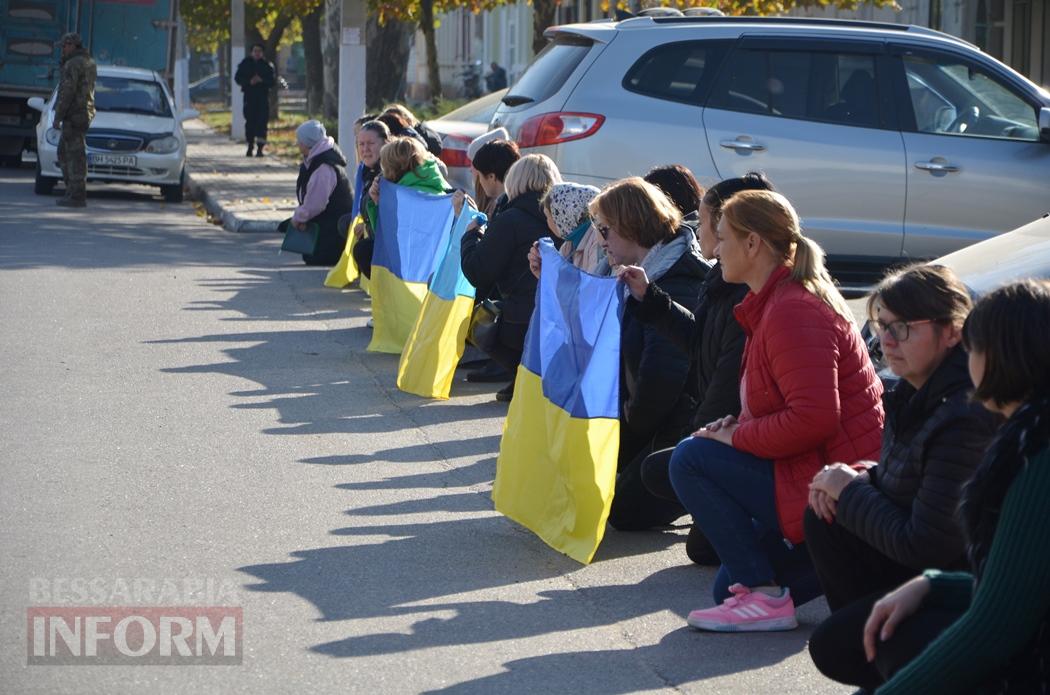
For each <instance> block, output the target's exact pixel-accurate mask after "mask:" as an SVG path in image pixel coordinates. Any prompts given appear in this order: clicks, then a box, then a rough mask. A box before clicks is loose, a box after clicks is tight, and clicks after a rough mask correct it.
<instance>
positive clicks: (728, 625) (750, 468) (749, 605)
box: [670, 191, 883, 632]
mask: <svg viewBox="0 0 1050 695" xmlns="http://www.w3.org/2000/svg"><path fill="white" fill-rule="evenodd" d="M716 254H717V256H718V259H719V262H720V263H721V265H722V274H723V276H724V277H725V279H726V280H727V281H728V282H743V283H745V284H747V286H748V287H749V288H750V292H748V294H747V296H746V297H745V298H744V301H743V302H742V303H741V304H740V305H739V306H738V307H737V308H736V310H735V313H736V317H737V320H738V321H739V323H740V325H741V327H742V328H743V329H744V333H745V335H746V336H747V340H746V342H745V345H744V357H743V362H742V370H741V385H740V394H741V398H740V401H741V403H740V406H741V409H740V417H739V418H736V417H733V416H732V415H728V416H726V417H723V418H722V419H721V420H717V421H715V422H712V423H710V424H709V425H707V427H705V428H703V429H700V430H699V431H697V432H696V433H694V436H693V437H692V438H690V439H686V440H685V441H683V442H682V443H681V444H679V445H678V446H677V447H676V449H675V452H674V454H673V455H672V457H671V467H670V476H671V484H672V485H673V486H674V490H675V493H676V494H677V495H678V499H679V500H681V502H682V504H683V505H684V506H685V508H686V509H688V510H689V513H690V514H691V515H692V516H693V523H694V524H696V525H697V526H699V528H700V530H701V531H702V532H703V533H704V535H705V536H707V538H708V540H709V541H710V542H711V545H712V546H713V547H714V549H715V550H716V551H717V553H718V557H719V558H721V560H722V567H721V568H720V570H719V573H718V577H717V578H716V580H715V587H714V597H715V601H716V602H719V603H721V605H719V606H716V607H714V608H709V609H705V610H698V611H693V612H692V613H691V614H690V615H689V624H690V625H692V626H694V627H698V628H701V629H709V630H718V631H734V632H736V631H765V630H785V629H792V628H794V627H796V625H797V623H796V621H795V607H794V603H793V601H792V597H791V594H790V592H789V591H788V589H787V588H786V587H783V586H781V585H780V578H779V577H778V572H777V564H778V563H779V560H778V556H779V555H785V554H786V555H788V556H790V560H791V564H792V565H794V564H795V561H796V560H798V559H799V554H800V553H803V554H804V553H805V552H806V550H805V549H804V548H800V547H798V544H800V543H801V542H802V539H803V533H802V515H803V512H804V511H805V508H806V502H807V499H808V495H809V483H810V482H811V481H812V480H813V477H814V475H816V473H817V471H818V470H820V469H821V466H823V465H824V464H826V463H830V462H834V461H845V462H847V463H853V462H856V461H859V460H862V459H873V458H875V457H877V456H878V453H879V444H880V442H881V438H882V419H883V414H882V404H881V402H880V399H881V396H882V385H881V384H880V383H879V380H878V377H877V376H876V375H875V369H874V367H872V365H871V361H870V360H869V359H868V353H867V351H866V350H865V346H864V341H863V340H862V339H861V337H860V333H859V332H858V331H857V329H856V327H855V326H854V325H853V314H852V312H851V311H850V309H849V307H848V306H847V305H846V302H845V300H844V299H843V298H842V295H841V294H839V292H838V290H837V289H836V288H835V285H834V284H833V283H832V281H831V277H830V276H829V275H828V273H827V270H826V269H825V268H824V259H823V255H824V254H823V251H822V250H821V248H820V247H819V246H818V245H817V244H816V243H815V242H814V241H812V240H810V239H807V238H806V237H805V236H803V235H802V231H801V229H800V226H799V220H798V214H797V213H796V212H795V210H794V208H792V207H791V204H790V203H789V202H788V201H787V199H786V198H784V196H782V195H780V194H779V193H774V192H772V191H742V192H740V193H737V194H736V195H734V196H733V197H732V198H731V199H730V200H729V201H728V202H727V203H726V204H725V207H724V208H723V210H722V219H721V221H720V222H719V224H718V247H717V249H716ZM768 537H772V538H773V540H774V542H773V544H772V545H770V544H769V543H767V542H765V539H766V538H768ZM802 557H803V559H804V556H802ZM723 601H724V602H723Z"/></svg>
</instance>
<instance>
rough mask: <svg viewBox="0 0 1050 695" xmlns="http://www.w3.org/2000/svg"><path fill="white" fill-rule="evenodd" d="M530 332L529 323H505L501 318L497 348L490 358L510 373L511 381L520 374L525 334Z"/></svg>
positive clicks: (490, 353) (493, 350) (490, 354)
mask: <svg viewBox="0 0 1050 695" xmlns="http://www.w3.org/2000/svg"><path fill="white" fill-rule="evenodd" d="M528 330H529V324H527V323H514V322H511V321H504V320H503V318H502V317H500V321H499V332H498V333H497V340H496V346H495V347H493V348H492V351H491V352H489V357H491V358H492V359H493V360H495V362H496V363H497V364H499V365H500V366H501V367H503V368H504V369H506V370H507V371H508V372H510V378H511V381H514V379H515V378H516V375H517V373H518V365H519V364H521V353H522V351H523V350H524V349H525V334H526V333H527V332H528Z"/></svg>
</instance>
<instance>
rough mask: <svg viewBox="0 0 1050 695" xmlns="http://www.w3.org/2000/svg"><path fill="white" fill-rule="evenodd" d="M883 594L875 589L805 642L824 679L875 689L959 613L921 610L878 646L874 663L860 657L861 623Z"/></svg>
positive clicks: (821, 626)
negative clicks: (825, 677)
mask: <svg viewBox="0 0 1050 695" xmlns="http://www.w3.org/2000/svg"><path fill="white" fill-rule="evenodd" d="M884 594H885V592H883V591H877V592H875V593H872V594H870V595H868V596H866V597H864V598H862V599H860V600H858V601H854V602H853V603H851V604H850V605H848V606H846V607H845V608H842V609H841V610H839V611H837V612H836V613H834V614H832V616H831V617H830V618H828V619H827V620H825V621H824V622H822V623H821V624H820V625H818V626H817V629H816V630H814V631H813V635H812V636H811V637H810V638H809V655H810V657H812V659H813V663H814V664H815V665H816V667H817V668H818V669H819V670H820V672H821V673H823V674H824V675H825V676H827V677H828V678H830V679H832V680H834V681H838V682H839V683H846V684H849V685H855V686H858V687H861V688H864V689H866V690H875V689H876V688H878V687H879V686H880V685H882V684H883V683H884V682H886V681H887V680H889V679H890V678H891V677H892V676H893V674H895V673H896V672H897V671H899V670H900V669H901V668H903V667H904V666H907V665H908V663H909V662H910V661H911V660H912V659H914V658H915V657H917V656H918V655H919V654H921V653H922V651H923V650H924V649H925V648H926V647H927V646H928V645H929V644H930V643H931V642H933V641H934V640H935V639H937V637H938V636H939V635H940V634H941V633H942V632H944V630H945V629H946V628H947V627H948V626H950V625H951V624H952V623H954V622H955V621H956V620H958V619H959V616H960V615H962V612H961V611H959V610H952V609H947V608H935V607H929V606H927V607H923V608H921V609H920V610H919V612H918V613H916V614H915V615H913V616H912V617H911V618H908V619H907V620H905V621H904V622H902V623H901V624H900V625H898V626H897V629H896V631H895V632H894V633H893V636H891V637H890V639H888V640H887V641H885V642H879V643H878V647H877V650H876V652H875V661H874V662H873V663H868V660H867V658H865V656H864V623H865V622H867V620H868V615H870V614H871V607H872V605H874V603H875V602H876V601H878V600H879V599H880V598H882V597H883V595H884Z"/></svg>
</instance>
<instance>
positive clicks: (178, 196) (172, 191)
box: [160, 171, 186, 203]
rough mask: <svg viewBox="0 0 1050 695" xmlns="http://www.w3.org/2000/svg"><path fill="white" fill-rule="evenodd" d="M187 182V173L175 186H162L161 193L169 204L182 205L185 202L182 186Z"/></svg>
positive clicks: (183, 173) (184, 173)
mask: <svg viewBox="0 0 1050 695" xmlns="http://www.w3.org/2000/svg"><path fill="white" fill-rule="evenodd" d="M185 181H186V172H185V171H183V172H182V175H181V176H179V182H178V183H177V184H175V185H174V186H161V187H160V192H161V194H162V195H163V196H164V200H165V201H166V202H168V203H181V202H182V200H183V194H182V184H183V183H184V182H185Z"/></svg>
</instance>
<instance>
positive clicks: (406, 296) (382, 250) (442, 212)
mask: <svg viewBox="0 0 1050 695" xmlns="http://www.w3.org/2000/svg"><path fill="white" fill-rule="evenodd" d="M453 216H454V215H453V212H452V196H451V195H433V194H430V193H421V192H419V191H416V190H413V189H411V188H406V187H404V186H399V185H397V184H396V183H391V182H390V181H387V180H386V179H381V180H380V183H379V214H378V215H377V216H376V239H375V252H374V253H373V254H372V278H371V280H370V282H369V289H370V290H371V295H372V319H373V323H374V324H375V327H374V329H373V331H372V342H370V343H369V344H368V349H369V350H370V351H372V352H389V353H393V354H400V353H401V351H402V350H403V349H404V347H405V341H407V340H408V335H409V334H410V333H411V332H412V327H413V326H415V325H416V319H417V318H419V310H420V308H421V307H422V306H423V298H424V297H425V296H426V294H427V283H428V282H429V280H430V276H431V275H433V273H434V270H435V268H436V265H437V261H438V260H439V258H438V252H439V251H440V250H443V249H444V244H445V243H447V239H448V229H449V228H450V227H451V226H452V219H453Z"/></svg>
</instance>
